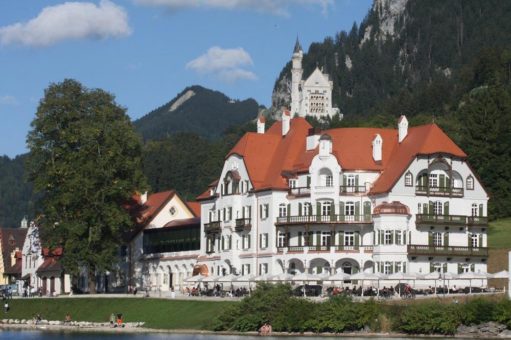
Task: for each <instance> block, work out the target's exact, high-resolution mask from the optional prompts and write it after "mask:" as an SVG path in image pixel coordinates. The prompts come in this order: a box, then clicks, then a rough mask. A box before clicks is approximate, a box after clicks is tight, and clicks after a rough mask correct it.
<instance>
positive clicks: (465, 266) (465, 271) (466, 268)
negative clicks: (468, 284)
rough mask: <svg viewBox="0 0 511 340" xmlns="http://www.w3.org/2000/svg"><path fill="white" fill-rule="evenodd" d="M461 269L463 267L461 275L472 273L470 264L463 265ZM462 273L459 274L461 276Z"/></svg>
mask: <svg viewBox="0 0 511 340" xmlns="http://www.w3.org/2000/svg"><path fill="white" fill-rule="evenodd" d="M460 267H461V270H460V272H461V273H470V272H471V270H470V263H468V264H467V263H466V264H462V265H461V266H460ZM461 273H459V274H461Z"/></svg>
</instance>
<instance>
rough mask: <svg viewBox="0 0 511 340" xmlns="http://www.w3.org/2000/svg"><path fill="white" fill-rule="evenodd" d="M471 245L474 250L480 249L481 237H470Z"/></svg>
mask: <svg viewBox="0 0 511 340" xmlns="http://www.w3.org/2000/svg"><path fill="white" fill-rule="evenodd" d="M470 245H471V246H472V247H474V248H477V247H479V235H478V234H471V235H470Z"/></svg>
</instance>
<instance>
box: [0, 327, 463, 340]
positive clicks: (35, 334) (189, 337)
mask: <svg viewBox="0 0 511 340" xmlns="http://www.w3.org/2000/svg"><path fill="white" fill-rule="evenodd" d="M0 338H1V339H2V340H26V339H37V340H50V339H51V340H64V339H66V340H71V339H73V340H100V339H101V340H120V339H128V340H141V339H144V340H164V339H170V340H209V339H212V340H223V339H226V340H256V339H261V337H258V336H240V335H211V334H168V333H165V334H151V333H143V334H140V333H139V334H132V333H122V332H120V333H119V334H112V333H92V332H91V333H86V332H42V331H26V330H23V331H15V330H1V329H0ZM283 338H284V337H266V338H264V339H270V340H271V339H274V340H276V339H279V340H281V339H283ZM285 338H287V339H291V337H285ZM292 339H303V340H315V339H316V340H319V339H321V340H325V339H334V338H333V337H327V338H325V337H292ZM342 339H343V340H350V339H351V340H364V339H371V340H374V339H376V338H374V337H373V338H362V337H357V338H353V337H342ZM385 339H386V340H393V339H394V340H398V339H399V340H407V339H408V340H411V339H412V338H385ZM413 339H415V340H416V339H417V338H413ZM460 339H461V338H457V340H460Z"/></svg>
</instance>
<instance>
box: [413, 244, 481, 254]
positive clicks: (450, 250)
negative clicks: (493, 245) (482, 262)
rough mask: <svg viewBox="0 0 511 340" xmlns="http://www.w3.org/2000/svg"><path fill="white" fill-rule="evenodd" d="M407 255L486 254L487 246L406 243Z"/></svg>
mask: <svg viewBox="0 0 511 340" xmlns="http://www.w3.org/2000/svg"><path fill="white" fill-rule="evenodd" d="M408 255H425V256H480V257H486V256H488V248H484V247H458V246H445V247H444V246H430V245H417V244H409V245H408Z"/></svg>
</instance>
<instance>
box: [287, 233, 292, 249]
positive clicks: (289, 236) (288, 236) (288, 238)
mask: <svg viewBox="0 0 511 340" xmlns="http://www.w3.org/2000/svg"><path fill="white" fill-rule="evenodd" d="M290 240H291V233H287V234H286V247H289V241H290Z"/></svg>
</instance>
